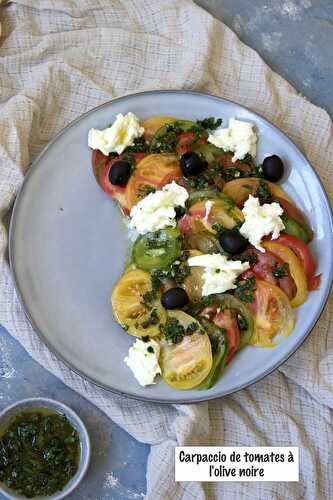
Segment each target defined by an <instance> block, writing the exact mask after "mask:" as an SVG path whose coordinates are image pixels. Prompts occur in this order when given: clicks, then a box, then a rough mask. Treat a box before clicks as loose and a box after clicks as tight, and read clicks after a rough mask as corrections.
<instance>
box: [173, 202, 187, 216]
mask: <svg viewBox="0 0 333 500" xmlns="http://www.w3.org/2000/svg"><path fill="white" fill-rule="evenodd" d="M175 212H176V219H180V218H181V217H183V215H185V212H186V210H185V207H182V206H181V205H177V206H176V207H175Z"/></svg>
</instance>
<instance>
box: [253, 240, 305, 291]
mask: <svg viewBox="0 0 333 500" xmlns="http://www.w3.org/2000/svg"><path fill="white" fill-rule="evenodd" d="M244 256H245V258H246V256H248V257H249V260H250V261H251V257H254V258H253V260H255V262H254V264H252V265H251V270H252V271H253V273H254V274H255V275H256V277H257V278H259V279H263V280H265V281H267V282H268V283H272V284H273V285H276V286H279V287H280V288H282V290H283V291H284V292H285V293H286V294H287V296H288V297H289V299H292V298H293V297H295V295H296V292H297V289H296V285H295V283H294V280H293V279H292V277H291V276H290V272H289V270H287V272H288V276H285V277H283V278H276V277H275V276H274V275H273V269H274V268H275V267H281V266H282V265H283V260H281V259H280V258H279V257H278V256H277V255H274V254H273V253H271V252H269V251H268V250H266V252H260V251H259V250H257V249H256V248H249V249H248V250H247V251H246V252H245V253H244Z"/></svg>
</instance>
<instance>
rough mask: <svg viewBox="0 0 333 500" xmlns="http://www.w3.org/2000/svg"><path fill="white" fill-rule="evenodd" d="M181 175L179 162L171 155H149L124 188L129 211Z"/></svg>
mask: <svg viewBox="0 0 333 500" xmlns="http://www.w3.org/2000/svg"><path fill="white" fill-rule="evenodd" d="M181 175H182V172H181V169H180V165H179V160H178V158H177V156H176V155H173V154H151V155H148V156H146V157H145V158H143V159H142V160H141V161H140V162H139V163H138V165H137V166H136V169H135V171H134V174H133V175H131V177H130V180H129V181H128V183H127V186H126V193H125V194H126V204H127V206H128V208H129V209H131V208H132V207H133V206H134V205H136V204H137V203H138V201H140V200H141V199H142V198H144V197H145V196H147V194H148V193H149V192H150V191H151V190H153V191H154V190H156V189H161V188H162V187H163V186H164V185H165V184H168V183H169V182H171V181H172V180H173V179H177V178H178V177H180V176H181Z"/></svg>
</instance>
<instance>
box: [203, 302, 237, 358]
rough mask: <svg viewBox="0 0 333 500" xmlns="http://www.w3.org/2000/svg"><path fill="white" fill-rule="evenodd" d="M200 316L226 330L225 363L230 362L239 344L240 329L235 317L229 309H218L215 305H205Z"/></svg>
mask: <svg viewBox="0 0 333 500" xmlns="http://www.w3.org/2000/svg"><path fill="white" fill-rule="evenodd" d="M200 316H203V317H205V318H209V319H210V321H212V322H213V323H214V324H215V325H216V326H218V327H219V328H224V329H225V330H226V336H227V340H228V354H227V361H226V364H228V363H230V361H231V360H232V358H233V357H234V355H235V354H236V352H237V350H238V348H239V344H240V338H241V336H240V330H239V327H238V324H237V320H236V318H233V316H232V313H231V311H230V309H225V310H224V311H219V310H218V307H217V306H208V307H205V308H204V309H203V310H202V312H201V313H200Z"/></svg>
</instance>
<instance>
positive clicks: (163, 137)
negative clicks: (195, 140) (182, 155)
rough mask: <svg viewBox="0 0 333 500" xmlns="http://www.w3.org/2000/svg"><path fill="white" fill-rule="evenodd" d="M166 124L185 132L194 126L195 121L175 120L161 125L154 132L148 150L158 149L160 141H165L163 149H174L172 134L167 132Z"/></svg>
mask: <svg viewBox="0 0 333 500" xmlns="http://www.w3.org/2000/svg"><path fill="white" fill-rule="evenodd" d="M168 125H175V126H177V127H179V128H180V129H182V130H183V131H184V132H187V131H188V130H190V129H191V128H192V127H195V126H196V123H195V122H192V121H190V120H175V121H174V122H173V123H172V124H166V125H162V127H160V128H159V129H158V130H157V131H156V132H155V134H154V136H153V138H152V140H151V142H150V151H151V152H152V153H154V152H155V151H157V150H158V151H160V146H161V143H165V148H163V149H165V151H174V146H175V145H174V144H173V142H174V134H173V133H172V132H169V127H168Z"/></svg>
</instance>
